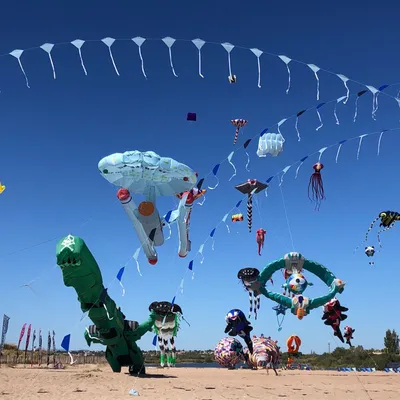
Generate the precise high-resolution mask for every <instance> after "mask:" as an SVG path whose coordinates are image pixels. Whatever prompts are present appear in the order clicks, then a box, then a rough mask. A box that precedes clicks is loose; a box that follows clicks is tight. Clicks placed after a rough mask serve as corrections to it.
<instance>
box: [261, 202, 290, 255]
mask: <svg viewBox="0 0 400 400" xmlns="http://www.w3.org/2000/svg"><path fill="white" fill-rule="evenodd" d="M254 200H255V202H254V204H255V205H256V209H257V212H258V215H259V217H260V219H261V222H262V224H263V226H265V227H266V226H267V225H268V224H267V223H266V221H265V219H264V217H263V216H262V213H261V206H260V204H259V199H258V197H257V196H255V197H254ZM268 235H269V236H270V237H274V238H276V239H278V242H279V243H280V245H281V246H282V247H283V248H286V245H285V243H284V240H283V239H282V238H281V237H280V236H278V235H277V234H276V233H274V232H268Z"/></svg>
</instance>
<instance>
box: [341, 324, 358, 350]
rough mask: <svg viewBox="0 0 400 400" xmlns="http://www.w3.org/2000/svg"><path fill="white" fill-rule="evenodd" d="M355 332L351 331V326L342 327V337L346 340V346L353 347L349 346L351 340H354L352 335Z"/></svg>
mask: <svg viewBox="0 0 400 400" xmlns="http://www.w3.org/2000/svg"><path fill="white" fill-rule="evenodd" d="M355 331H356V330H355V329H353V328H352V327H351V326H345V327H344V331H343V333H344V335H343V336H344V338H345V339H346V344H348V345H349V346H350V347H353V345H352V344H351V339H354V338H353V333H354V332H355Z"/></svg>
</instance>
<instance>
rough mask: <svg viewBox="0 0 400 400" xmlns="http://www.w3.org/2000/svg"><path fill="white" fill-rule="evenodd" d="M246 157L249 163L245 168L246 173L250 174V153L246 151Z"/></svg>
mask: <svg viewBox="0 0 400 400" xmlns="http://www.w3.org/2000/svg"><path fill="white" fill-rule="evenodd" d="M246 156H247V163H246V166H245V168H246V171H247V172H250V170H249V168H248V166H249V164H250V156H249V153H248V152H247V151H246Z"/></svg>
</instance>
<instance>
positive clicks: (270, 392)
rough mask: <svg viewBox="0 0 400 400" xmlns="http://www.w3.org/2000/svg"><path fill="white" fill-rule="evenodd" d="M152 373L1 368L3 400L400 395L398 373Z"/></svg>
mask: <svg viewBox="0 0 400 400" xmlns="http://www.w3.org/2000/svg"><path fill="white" fill-rule="evenodd" d="M147 371H148V375H149V376H148V377H146V378H137V377H132V376H130V375H129V374H127V370H126V369H125V370H124V371H123V372H122V373H120V374H114V373H112V372H111V370H110V368H109V367H108V366H97V365H77V366H71V367H67V368H66V369H64V370H51V369H35V368H33V369H31V368H30V367H26V368H23V367H16V368H9V367H7V366H2V368H1V369H0V399H4V400H8V399H10V400H11V399H12V400H20V399H21V400H22V399H23V400H30V399H35V400H38V399H43V400H48V399H63V400H75V399H79V400H93V399H96V400H103V399H104V400H106V399H107V400H109V399H112V400H118V399H127V398H134V396H129V394H128V393H129V391H130V389H132V388H134V389H135V390H137V392H138V393H139V396H140V397H141V398H146V399H157V400H164V399H165V400H169V399H171V400H172V399H173V400H180V399H190V400H196V399H198V400H210V399H232V400H233V399H235V400H239V399H265V398H268V399H275V398H276V399H285V398H287V399H288V400H289V399H290V400H292V399H305V398H309V399H311V398H312V400H318V399H336V400H341V399H343V400H352V399H354V400H363V399H366V400H368V399H374V400H391V399H393V400H395V399H397V400H398V399H400V374H387V373H381V372H376V373H336V372H326V371H321V372H319V371H281V372H280V376H278V377H276V376H274V374H273V373H270V375H267V374H266V371H265V370H260V371H250V370H235V371H228V370H224V369H214V368H206V369H200V368H174V369H163V370H162V369H157V368H148V370H147Z"/></svg>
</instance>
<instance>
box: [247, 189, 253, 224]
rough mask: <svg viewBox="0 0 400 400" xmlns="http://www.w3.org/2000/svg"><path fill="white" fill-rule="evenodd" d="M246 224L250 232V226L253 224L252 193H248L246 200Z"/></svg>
mask: <svg viewBox="0 0 400 400" xmlns="http://www.w3.org/2000/svg"><path fill="white" fill-rule="evenodd" d="M247 225H248V227H249V232H251V227H252V225H253V195H252V194H251V193H249V197H248V200H247Z"/></svg>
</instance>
